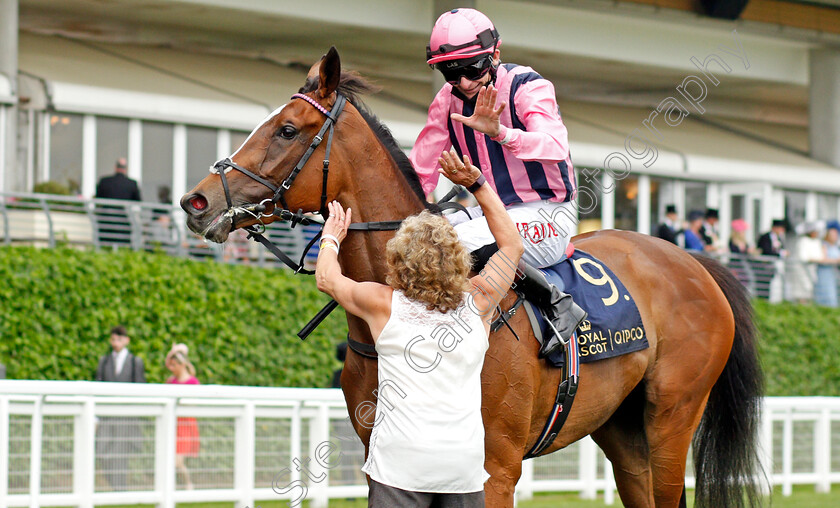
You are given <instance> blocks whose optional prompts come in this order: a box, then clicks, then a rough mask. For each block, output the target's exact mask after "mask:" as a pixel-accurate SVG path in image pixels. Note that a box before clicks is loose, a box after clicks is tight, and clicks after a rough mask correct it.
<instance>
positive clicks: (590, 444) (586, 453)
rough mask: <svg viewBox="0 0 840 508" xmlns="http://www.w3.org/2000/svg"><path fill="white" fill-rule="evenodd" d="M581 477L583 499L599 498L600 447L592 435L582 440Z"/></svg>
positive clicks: (581, 495)
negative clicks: (597, 481)
mask: <svg viewBox="0 0 840 508" xmlns="http://www.w3.org/2000/svg"><path fill="white" fill-rule="evenodd" d="M579 463H580V479H581V481H582V482H583V488H581V489H580V497H581V499H597V498H598V484H597V483H596V480H597V479H598V447H597V445H595V441H593V440H592V438H591V437H589V436H586V437H585V438H583V439H581V440H580V457H579Z"/></svg>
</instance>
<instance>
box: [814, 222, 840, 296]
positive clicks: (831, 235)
mask: <svg viewBox="0 0 840 508" xmlns="http://www.w3.org/2000/svg"><path fill="white" fill-rule="evenodd" d="M838 231H840V222H837V221H836V220H832V221H829V222H828V224H827V225H826V231H825V237H824V238H823V241H822V245H821V248H822V259H820V260H819V261H818V262H817V263H818V264H817V282H816V284H814V303H816V304H817V305H824V306H826V307H837V265H838V264H840V245H838V244H837V240H838Z"/></svg>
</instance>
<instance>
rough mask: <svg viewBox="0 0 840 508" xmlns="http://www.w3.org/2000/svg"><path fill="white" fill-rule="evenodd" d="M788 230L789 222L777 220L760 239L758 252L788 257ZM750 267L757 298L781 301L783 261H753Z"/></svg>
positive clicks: (764, 254)
mask: <svg viewBox="0 0 840 508" xmlns="http://www.w3.org/2000/svg"><path fill="white" fill-rule="evenodd" d="M786 230H787V221H786V220H784V219H775V220H774V221H773V225H772V227H771V228H770V231H768V232H767V233H764V234H763V235H761V236H760V237H758V242H757V243H758V250H759V252H760V253H761V255H762V256H772V257H776V258H784V257H787V251H786V250H785V243H784V235H785V231H786ZM750 265H751V266H752V268H753V272H754V273H755V278H756V283H755V284H756V294H757V296H759V297H762V298H767V299H768V300H770V301H771V302H778V301H781V299H782V288H781V281H782V276H783V275H784V272H783V270H784V265H783V263H782V262H781V259H780V260H779V261H778V262H776V261H765V260H752V261H751V263H750ZM765 295H766V296H765Z"/></svg>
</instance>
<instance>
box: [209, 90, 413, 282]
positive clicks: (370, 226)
mask: <svg viewBox="0 0 840 508" xmlns="http://www.w3.org/2000/svg"><path fill="white" fill-rule="evenodd" d="M292 99H302V100H304V101H306V102H308V103H309V104H311V105H312V106H313V107H314V108H315V109H317V110H318V111H320V112H321V113H322V114H323V115H324V116H325V117H326V119H325V120H324V125H322V126H321V129H320V130H319V131H318V134H316V135H315V137H313V138H312V141H311V142H310V143H309V147H308V148H307V149H306V151H305V152H304V153H303V155H302V156H301V158H300V160H298V162H297V164H295V166H294V168H292V171H291V172H290V173H289V176H287V177H286V178H285V180H283V182H282V183H281V184H280V185H275V184H274V183H273V182H271V181H269V180H267V179H265V178H263V177H261V176H259V175H257V174H256V173H254V172H252V171H250V170H248V169H246V168H243V167H242V166H240V165H239V164H236V163H235V162H233V161H232V160H231V159H230V157H227V158H225V159H222V160H220V161H218V162H216V163H215V164H214V165H213V167H212V168H210V172H211V173H214V174H218V175H219V178H221V180H222V187H223V188H224V191H225V201H226V202H227V211H225V215H227V216H228V217H230V219H231V230H233V229H235V228H236V217H237V215H245V216H250V217H252V218H254V219H257V221H258V222H257V223H256V224H254V225H251V226H247V227H245V228H243V229H244V230H245V231H247V232H248V238H252V239H254V240H255V241H258V242H260V243H261V244H263V245H264V246H265V247H266V248H267V249H268V250H269V251H271V253H272V254H274V255H275V256H276V257H277V258H278V259H280V261H282V262H283V263H285V264H286V265H287V266H288V267H289V268H291V269H292V270H294V271H295V273H303V274H307V275H312V274H314V273H315V272H314V271H313V270H307V269H306V268H303V263H304V258H305V257H306V254H307V253H308V252H309V250H310V249H311V248H312V246H313V245H314V244H315V242H317V241H318V239H319V238H320V237H321V231H318V234H316V235H315V236H314V237H312V240H310V241H309V243H308V244H307V245H306V248H305V249H304V251H303V253H302V254H301V256H300V260H299V261H298V262H297V263H296V262H295V261H294V260H292V259H291V258H290V257H289V256H287V255H286V253H284V252H283V251H282V250H280V249H279V248H278V247H277V246H276V245H274V244H273V243H271V241H270V240H268V239H267V238H266V237H265V236H263V233H265V223H264V222H263V221H262V219H264V218H269V217H278V218H279V219H280V220H281V221H288V222H291V224H292V227H293V228H294V227H295V226H296V225H298V224H303V225H304V226H307V225H310V224H320V225H321V227H322V228H323V224H324V223H323V222H321V221H318V220H315V219H312V218H309V217H306V216H305V215H304V214H303V210H302V209H299V210H298V211H297V212H292V211H291V210H288V209H287V205H286V200H285V198H284V194H285V193H286V191H287V190H289V188H291V186H292V184H293V183H294V181H295V179H296V178H297V176H298V174H299V173H300V172H301V170H302V169H303V167H304V166H305V165H306V163H307V162H309V158H310V157H312V154H313V153H314V152H315V149H316V148H318V146H320V145H321V142H322V141H323V140H324V137H325V135H326V138H327V146H326V151H325V153H324V163H323V169H322V171H323V180H322V184H321V205H320V207H319V209H318V210H319V211H318V213H319V214H320V215H321V217H323V218H324V220H326V219H327V217H329V211H328V210H327V180H328V179H329V172H330V150H331V148H332V141H333V134H334V133H335V124H336V122H338V117H339V115H341V113H342V111H344V106H345V105H346V104H347V98H346V97H344V96H343V95H342V94H340V93H336V98H335V104H333V107H332V110H331V111H328V110H327V109H326V108H324V107H323V106H322V105H320V104H319V103H318V102H317V101H316V100H315V99H313V98H311V97H309V96H308V95H304V94H302V93H296V94H294V95H292ZM328 130H329V133H327V131H328ZM233 169H235V170H237V171H239V172H240V173H242V174H244V175H245V176H247V177H249V178H251V179H252V180H254V181H257V182H259V183H261V184H262V185H264V186H266V187H268V188H269V189H271V191H272V192H273V193H274V194H273V195H272V197H270V198H266V199H264V200H262V201H261V202H260V203H259V204H250V205H245V206H233V200H232V199H231V195H230V186H229V185H228V181H227V176H226V174H227V173H228V172H229V171H231V170H233ZM268 203H271V204H272V205H274V207H273V209H272V212H271V214H268V215H266V214H265V213H263V212H265V209H266V205H267V204H268ZM278 203H280V206H277V204H278ZM401 223H402V221H401V220H396V221H380V222H356V223H353V224H350V227H349V229H350V230H356V231H393V230H397V229H399V227H400V224H401Z"/></svg>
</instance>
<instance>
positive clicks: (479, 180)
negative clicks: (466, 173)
mask: <svg viewBox="0 0 840 508" xmlns="http://www.w3.org/2000/svg"><path fill="white" fill-rule="evenodd" d="M485 183H487V179H486V178H484V175H478V178H477V179H476V181H475V182H473V184H472V185H470V186H469V187H467V190H468V191H470V192H471V193H473V194H475V191H477V190H478V189H479V188H480V187H481V186H482V185H484V184H485Z"/></svg>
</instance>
